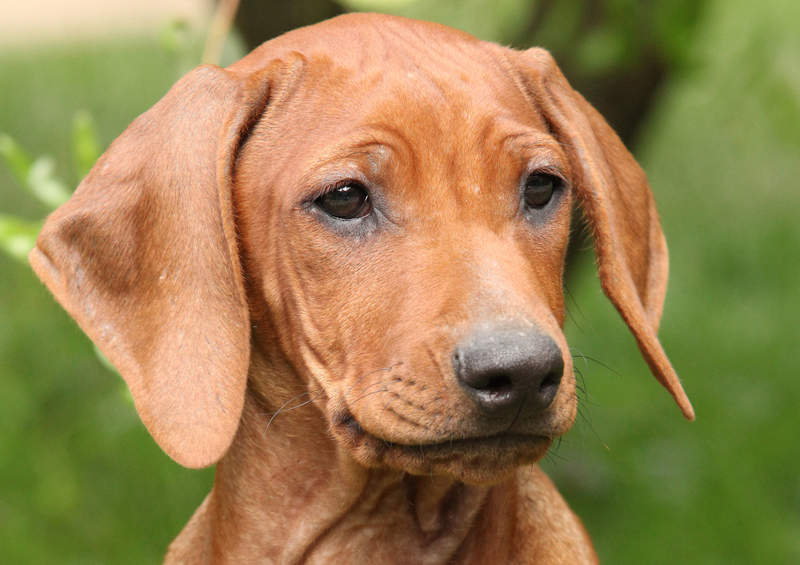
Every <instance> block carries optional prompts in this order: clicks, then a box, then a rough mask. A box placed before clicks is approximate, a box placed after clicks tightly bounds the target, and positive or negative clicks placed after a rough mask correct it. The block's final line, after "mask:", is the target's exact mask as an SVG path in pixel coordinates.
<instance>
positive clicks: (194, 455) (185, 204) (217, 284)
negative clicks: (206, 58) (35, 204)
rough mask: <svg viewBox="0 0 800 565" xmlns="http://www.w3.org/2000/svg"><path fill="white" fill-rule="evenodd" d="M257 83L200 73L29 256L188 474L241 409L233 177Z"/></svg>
mask: <svg viewBox="0 0 800 565" xmlns="http://www.w3.org/2000/svg"><path fill="white" fill-rule="evenodd" d="M259 74H260V73H259ZM267 85H268V81H267V80H266V78H265V77H262V76H258V74H256V75H252V76H250V77H249V78H248V77H247V76H241V77H240V76H237V75H235V74H233V73H231V72H229V71H226V70H223V69H221V68H219V67H214V66H210V65H209V66H203V67H198V68H197V69H195V70H194V71H192V72H191V73H189V74H188V75H186V76H185V77H184V78H182V79H181V80H180V81H179V82H178V83H177V84H176V85H175V86H173V87H172V89H171V90H170V91H169V93H168V94H167V95H166V96H164V98H162V99H161V100H160V101H159V102H158V103H157V104H156V105H155V106H153V108H151V109H150V110H149V111H147V112H146V113H144V114H142V115H141V116H139V118H137V119H136V121H134V122H133V123H132V124H131V125H130V127H128V129H127V130H125V132H124V133H123V134H122V135H120V136H119V138H117V140H116V141H114V143H112V144H111V147H109V149H108V150H107V151H106V152H105V154H104V155H103V156H102V157H101V158H100V159H99V161H98V162H97V164H96V165H95V166H94V168H93V169H92V170H91V172H90V173H89V174H88V175H87V177H86V178H85V179H84V180H83V182H82V183H81V184H80V186H79V187H78V188H77V190H76V191H75V194H74V195H73V196H72V198H70V200H69V201H68V202H67V203H66V204H64V205H63V206H61V207H60V208H59V209H58V210H56V211H55V212H53V214H52V215H51V216H50V217H49V218H48V219H47V222H46V223H45V225H44V228H43V229H42V232H41V234H40V235H39V238H38V240H37V242H36V248H34V250H33V251H32V252H31V254H30V261H31V264H32V265H33V268H34V270H35V271H36V273H37V274H38V275H39V277H40V278H41V279H42V280H43V281H44V282H45V284H46V285H47V287H48V288H49V289H50V290H51V291H52V292H53V294H54V295H55V297H56V299H57V300H58V301H59V302H60V303H61V305H62V306H64V308H65V309H66V310H67V311H68V312H69V313H70V314H71V315H72V316H73V317H74V318H75V319H76V320H77V322H78V324H79V325H80V326H81V328H82V329H83V330H84V331H85V332H86V334H87V335H88V336H89V337H90V338H91V339H92V341H94V342H95V344H97V346H98V347H99V349H100V350H101V351H102V352H103V353H104V354H105V355H106V357H108V359H109V360H110V361H111V362H112V363H113V364H114V366H115V367H116V368H117V369H118V370H119V372H120V374H121V375H122V377H123V378H124V379H125V381H126V383H127V384H128V387H129V388H130V390H131V393H132V395H133V400H134V402H135V404H136V409H137V411H138V412H139V416H140V417H141V419H142V421H143V422H144V424H145V426H147V429H148V430H149V431H150V433H151V435H152V436H153V438H154V439H155V440H156V441H157V442H158V444H159V445H160V446H161V447H162V448H163V449H164V451H166V452H167V454H169V455H170V456H171V457H172V458H173V459H175V460H176V461H177V462H178V463H181V464H183V465H186V466H188V467H202V466H205V465H209V464H211V463H214V462H215V461H216V460H217V459H219V457H221V456H222V454H224V453H225V451H226V450H227V448H228V446H229V445H230V443H231V440H232V439H233V436H234V434H235V433H236V430H237V428H238V425H239V419H240V416H241V411H242V406H243V403H244V396H245V385H246V382H247V371H248V367H249V357H250V322H249V314H248V306H247V299H246V296H245V291H244V284H243V280H242V273H241V267H240V264H239V252H238V246H237V242H236V229H235V226H234V221H233V212H232V205H231V184H232V180H231V177H232V174H233V166H234V163H235V158H236V155H237V151H238V148H239V146H240V145H241V143H242V142H243V139H244V137H245V136H246V133H247V131H248V127H249V126H250V125H251V124H252V122H253V120H255V119H256V118H257V116H259V115H260V113H261V111H262V110H263V107H264V104H265V103H266V90H267Z"/></svg>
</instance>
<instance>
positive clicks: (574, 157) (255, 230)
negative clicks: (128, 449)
mask: <svg viewBox="0 0 800 565" xmlns="http://www.w3.org/2000/svg"><path fill="white" fill-rule="evenodd" d="M576 204H579V205H580V206H582V208H583V210H584V212H585V215H586V218H587V220H588V222H589V224H590V226H591V229H592V233H593V236H594V243H595V250H596V255H597V260H598V269H599V274H600V280H601V283H602V285H603V288H604V290H605V292H606V294H607V295H608V296H609V297H610V299H611V300H612V301H613V303H614V304H615V305H616V307H617V309H618V310H619V312H620V314H621V315H622V317H623V318H624V320H625V321H626V323H627V324H628V326H629V327H630V329H631V331H632V332H633V334H634V336H635V337H636V339H637V342H638V344H639V347H640V349H641V351H642V353H643V355H644V357H645V359H646V360H647V362H648V364H649V365H650V368H651V370H652V371H653V373H654V374H655V376H656V377H657V378H658V379H659V380H660V381H661V383H662V384H663V385H664V386H665V387H666V388H667V389H668V390H669V391H670V393H671V394H672V395H673V396H674V397H675V399H676V401H677V402H678V404H679V406H680V407H681V409H682V410H683V412H684V414H685V415H686V416H687V417H689V418H691V417H692V409H691V405H690V404H689V401H688V399H687V398H686V396H685V394H684V392H683V390H682V388H681V385H680V383H679V381H678V379H677V376H676V375H675V373H674V371H673V369H672V367H671V366H670V364H669V361H668V360H667V358H666V356H665V354H664V352H663V350H662V349H661V346H660V345H659V342H658V339H657V337H656V332H657V328H658V323H659V319H660V316H661V307H662V304H663V300H664V293H665V290H666V280H667V254H666V246H665V243H664V237H663V235H662V232H661V228H660V225H659V221H658V216H657V213H656V210H655V206H654V202H653V197H652V195H651V193H650V189H649V187H648V185H647V181H646V178H645V175H644V173H643V172H642V170H641V169H640V167H639V166H638V165H637V164H636V162H635V161H634V159H633V158H632V157H631V155H630V154H629V153H628V151H627V150H626V149H625V148H624V146H623V145H622V143H621V142H620V140H619V139H618V138H617V136H616V135H615V134H614V133H613V131H612V130H611V129H610V127H609V126H608V125H607V124H606V123H605V121H604V120H603V119H602V117H600V116H599V115H598V114H597V112H596V111H595V110H594V109H593V108H592V107H591V106H590V105H589V104H588V103H587V102H586V101H585V100H584V99H583V98H582V97H581V96H580V95H579V94H577V93H576V92H574V91H573V90H572V89H571V88H570V86H569V85H568V83H567V81H566V80H565V79H564V77H563V76H562V74H561V73H560V71H559V70H558V68H557V66H556V65H555V63H554V62H553V60H552V58H551V57H550V56H549V54H548V53H547V52H546V51H544V50H541V49H531V50H529V51H525V52H518V51H513V50H510V49H506V48H502V47H499V46H497V45H494V44H490V43H485V42H481V41H478V40H476V39H474V38H472V37H471V36H468V35H466V34H464V33H461V32H457V31H455V30H451V29H448V28H445V27H443V26H439V25H435V24H427V23H422V22H414V21H410V20H404V19H400V18H390V17H386V16H375V15H349V16H344V17H340V18H336V19H334V20H330V21H327V22H323V23H321V24H317V25H316V26H312V27H309V28H303V29H300V30H296V31H294V32H290V33H288V34H286V35H284V36H281V37H279V38H277V39H275V40H272V41H270V42H268V43H265V44H264V45H262V46H261V47H259V48H258V49H256V50H255V51H253V52H252V53H251V54H250V55H248V56H247V57H245V58H244V59H242V60H241V61H239V62H237V63H235V64H234V65H232V66H231V67H229V68H227V69H220V68H217V67H211V66H205V67H201V68H198V69H196V70H195V71H193V72H191V73H190V74H189V75H187V76H186V77H184V78H183V79H181V81H179V82H178V83H177V84H176V85H175V86H174V87H173V88H172V90H170V92H169V93H168V94H167V95H166V96H165V97H164V98H163V99H162V100H161V101H160V102H159V103H158V104H156V105H155V106H154V107H153V108H152V109H151V110H149V111H148V112H146V113H145V114H143V115H142V116H140V117H139V118H138V119H137V120H136V121H134V122H133V124H132V125H131V126H130V127H129V128H128V129H127V130H126V131H125V132H124V133H123V134H122V135H121V136H120V137H119V138H118V139H117V140H116V141H115V142H114V143H113V144H112V145H111V147H110V148H109V149H108V151H107V152H106V153H105V154H104V155H103V157H101V159H100V160H99V161H98V163H97V165H96V166H95V167H94V169H93V170H92V172H91V173H90V174H89V175H88V176H87V177H86V179H85V180H84V181H83V183H82V184H81V185H80V186H79V187H78V189H77V190H76V192H75V194H74V196H73V197H72V199H71V200H70V201H69V202H68V203H67V204H65V205H64V206H62V207H61V208H60V209H59V210H57V211H56V212H55V213H54V214H53V215H52V216H51V217H50V218H49V219H48V221H47V223H46V225H45V227H44V229H43V230H42V233H41V235H40V237H39V239H38V241H37V247H36V249H34V251H33V252H32V254H31V262H32V264H33V266H34V268H35V270H36V272H37V273H38V274H39V276H40V277H41V278H42V279H43V280H44V281H45V283H46V284H47V285H48V287H49V288H50V289H51V290H52V291H53V293H54V294H55V296H56V298H57V299H58V300H59V301H60V302H61V303H62V304H63V305H64V306H65V308H66V309H67V310H68V311H69V312H70V314H72V316H73V317H75V318H76V320H77V321H78V323H79V324H80V325H81V327H82V328H83V329H84V330H85V331H86V333H87V334H88V335H89V336H90V337H91V338H92V339H93V340H94V341H95V343H97V345H98V346H99V347H100V349H101V350H102V351H103V352H104V353H105V354H106V355H107V356H108V358H109V359H110V360H111V361H112V363H114V365H115V366H116V367H117V368H118V369H119V370H120V373H121V374H122V376H123V377H124V378H125V380H126V382H127V383H128V385H129V387H130V389H131V392H132V394H133V397H134V400H135V402H136V406H137V409H138V411H139V414H140V416H141V418H142V420H143V421H144V423H145V425H146V426H147V427H148V429H149V430H150V432H151V433H152V435H153V436H154V438H155V439H156V441H158V443H159V444H160V445H161V446H162V447H163V448H164V450H165V451H166V452H167V453H168V454H169V455H170V456H172V457H173V458H174V459H175V460H177V461H178V462H179V463H182V464H184V465H187V466H203V465H207V464H210V463H213V462H214V461H216V460H217V459H218V458H219V457H220V456H221V455H222V454H223V453H224V452H225V450H226V449H227V447H228V446H229V444H230V442H231V440H232V437H233V435H234V434H235V432H236V429H237V426H238V423H239V419H240V415H241V410H242V405H243V401H244V396H245V389H246V381H247V378H248V377H247V375H248V367H249V365H250V348H251V347H258V348H260V349H261V350H262V351H265V352H268V354H269V355H272V356H281V357H283V358H284V359H285V360H286V361H287V362H288V366H290V367H291V368H292V372H293V373H294V376H293V378H298V379H301V380H302V381H303V382H304V383H305V386H307V387H309V389H311V388H313V389H314V390H317V391H319V394H315V395H314V399H315V402H314V404H315V406H316V407H317V408H318V409H319V410H321V411H322V413H323V414H324V415H325V417H326V419H327V421H328V423H329V427H330V432H331V434H332V436H333V437H334V438H335V439H336V441H338V442H339V444H340V445H341V446H343V447H344V448H345V449H347V450H348V451H349V452H350V453H351V454H352V456H353V457H355V458H356V459H357V460H359V461H360V462H361V463H363V464H364V465H368V466H384V465H387V466H390V467H394V468H399V469H403V470H405V471H409V472H412V473H435V474H445V475H449V476H452V477H455V478H458V479H461V480H466V481H474V482H482V481H491V480H495V479H496V478H498V477H500V476H502V475H503V474H504V473H507V472H508V471H509V470H511V469H513V468H514V467H515V466H517V465H520V464H523V463H527V462H532V461H535V460H537V459H539V458H540V457H541V456H542V455H543V454H544V453H545V451H546V450H547V448H548V447H549V445H550V442H551V441H552V440H553V438H555V437H558V436H560V435H561V434H563V433H564V432H566V431H567V429H568V428H569V427H570V426H571V424H572V422H573V419H574V416H575V411H576V396H575V383H574V377H573V372H572V361H571V356H570V353H569V349H568V347H567V344H566V342H565V339H564V336H563V333H562V331H561V327H562V325H563V322H564V300H563V290H562V284H563V283H562V276H563V264H564V257H565V252H566V246H567V242H568V238H569V231H570V217H571V209H572V207H573V205H576ZM251 328H253V329H252V331H251ZM269 355H268V357H269ZM253 378H257V377H256V376H254V377H253Z"/></svg>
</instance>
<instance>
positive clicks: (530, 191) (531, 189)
mask: <svg viewBox="0 0 800 565" xmlns="http://www.w3.org/2000/svg"><path fill="white" fill-rule="evenodd" d="M558 182H559V181H558V179H557V178H556V177H554V176H552V175H546V174H542V173H536V174H533V175H530V176H529V177H528V179H527V180H526V181H525V192H524V194H523V197H524V198H525V205H526V206H528V207H529V208H537V209H538V208H544V207H545V206H546V205H547V203H548V202H550V200H552V198H553V192H555V189H556V187H557V186H558Z"/></svg>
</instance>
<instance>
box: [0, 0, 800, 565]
mask: <svg viewBox="0 0 800 565" xmlns="http://www.w3.org/2000/svg"><path fill="white" fill-rule="evenodd" d="M342 3H343V4H346V5H347V6H350V7H354V6H356V5H357V7H359V8H371V9H379V10H382V11H392V12H398V13H403V14H405V15H409V16H413V17H423V18H427V19H432V20H438V21H442V22H443V23H447V24H450V25H455V26H456V27H461V28H464V29H467V30H469V31H472V32H474V33H477V34H478V35H479V36H481V37H483V38H485V39H494V40H498V41H500V42H502V43H509V44H513V45H515V46H518V47H524V46H527V45H529V44H539V45H545V46H547V47H548V48H550V49H551V50H552V51H554V53H555V54H556V56H557V58H558V59H559V61H560V62H561V63H562V66H566V67H568V68H569V69H570V71H569V72H568V76H569V77H570V79H571V80H572V82H573V83H575V84H578V85H579V88H584V86H583V85H588V86H589V89H590V90H591V89H592V88H595V89H597V88H598V87H597V85H598V84H601V83H604V82H605V81H608V82H610V83H612V86H614V87H615V89H616V90H614V89H609V90H608V92H624V90H625V88H622V89H621V87H620V84H622V85H623V86H624V85H625V84H627V83H624V82H623V83H620V84H613V83H614V81H618V80H623V79H621V78H617V77H620V76H623V74H624V73H632V74H628V75H625V76H635V75H637V73H642V72H644V71H642V69H645V70H646V69H650V68H652V67H653V66H655V67H657V68H658V69H661V71H660V72H661V73H662V74H661V75H660V76H661V79H660V81H659V82H657V85H658V87H657V88H656V89H655V90H652V99H651V103H652V104H651V106H649V108H651V110H650V111H648V112H645V113H643V114H642V115H643V116H644V120H643V121H641V123H640V134H639V135H638V136H637V139H638V143H637V145H636V146H635V147H634V148H633V149H634V153H636V155H637V156H638V158H639V159H640V161H641V162H642V163H643V165H644V168H645V169H646V170H647V171H648V174H649V176H650V179H651V181H652V184H653V187H654V190H655V192H656V197H657V200H658V202H659V210H660V212H661V217H662V221H663V224H664V228H665V231H666V234H667V239H668V242H669V244H670V257H671V278H670V290H669V293H668V296H667V303H666V308H665V315H664V321H663V323H662V330H661V337H662V342H663V343H664V345H665V348H666V350H667V351H668V352H669V353H670V356H671V358H672V360H673V362H674V364H675V366H676V368H677V369H678V371H679V374H681V376H682V378H683V380H684V383H685V385H686V388H687V391H688V393H689V395H690V397H691V398H692V399H693V401H694V404H695V408H696V410H697V414H698V421H697V422H696V423H694V424H686V423H684V422H683V421H682V420H681V418H680V416H679V413H678V411H677V409H676V408H675V407H674V406H673V405H672V403H671V400H670V398H669V397H668V395H667V394H666V393H664V392H663V391H662V390H661V389H660V387H659V386H658V385H657V383H656V382H655V381H654V380H653V379H652V378H651V377H650V376H649V373H648V370H647V368H646V366H645V364H644V362H643V361H642V360H641V358H640V356H639V353H638V351H637V349H636V346H635V343H634V341H633V339H632V338H631V337H630V335H629V333H628V332H627V330H626V328H625V326H624V324H622V322H621V321H620V320H619V318H618V316H617V315H616V313H615V312H614V310H613V308H612V307H611V306H610V305H609V304H608V302H607V300H606V299H605V298H604V297H603V295H602V293H601V291H600V289H599V285H598V284H597V281H596V277H595V276H594V274H593V272H592V269H591V265H590V264H589V263H585V264H583V266H582V269H583V271H584V272H583V273H582V275H583V276H582V277H580V278H579V279H576V282H575V283H574V284H571V285H570V288H569V291H570V292H569V298H568V303H569V310H570V322H569V323H568V327H567V332H568V335H569V339H570V344H571V345H572V346H573V352H574V354H575V359H576V363H575V364H576V368H577V369H578V371H579V372H580V374H581V377H580V379H581V382H582V384H583V386H584V388H585V390H586V392H585V393H584V394H583V396H582V398H581V408H580V416H579V419H578V421H577V423H576V426H575V429H574V430H573V431H572V432H570V433H569V434H568V435H567V436H566V438H565V439H564V441H563V443H562V445H561V446H560V447H559V448H558V449H557V450H555V451H554V452H553V454H552V455H550V456H549V458H548V460H547V461H546V462H545V464H544V465H545V467H546V468H547V470H548V472H549V473H550V475H551V476H552V477H553V478H554V480H555V481H556V483H557V484H558V486H559V488H560V489H561V490H562V492H563V493H564V495H565V497H566V498H567V500H568V501H569V502H570V504H571V505H572V506H573V507H574V509H575V510H576V512H577V513H578V514H579V515H580V516H581V517H582V518H583V520H584V522H585V524H586V527H587V529H588V530H589V532H590V534H591V535H592V538H593V540H594V542H595V544H596V546H597V549H598V552H599V554H600V557H601V560H602V562H605V563H615V564H616V563H665V564H666V563H675V562H680V563H703V564H706V563H709V564H710V563H726V564H728V563H781V564H782V563H787V564H788V563H797V562H800V536H798V535H797V533H798V532H800V473H798V462H800V446H798V443H797V441H796V438H795V435H796V431H797V429H798V428H799V427H800V416H799V415H798V411H797V406H798V403H799V401H800V398H798V397H799V396H800V385H798V383H797V378H796V375H797V374H798V373H799V372H800V361H798V359H797V355H796V350H795V347H796V343H797V342H798V341H800V325H798V324H797V319H798V318H800V295H798V291H797V285H798V282H797V281H798V273H800V254H799V253H798V249H800V227H799V226H798V224H797V220H796V216H797V210H798V207H800V190H798V180H797V179H798V178H800V159H798V148H799V146H800V34H797V29H796V28H797V25H796V22H798V21H800V4H798V3H796V2H794V1H793V0H763V1H762V2H758V3H749V2H746V1H745V0H728V1H724V2H723V1H722V0H713V1H709V2H687V1H684V0H676V1H665V2H633V1H632V0H609V1H607V2H601V1H596V2H588V3H578V2H555V1H549V2H548V1H541V0H540V1H538V2H523V1H521V0H502V1H500V2H488V1H487V0H466V1H464V2H454V1H449V0H448V1H442V2H432V1H428V0H417V1H408V0H392V1H389V0H385V1H384V2H380V0H346V1H345V0H342ZM174 25H175V26H176V27H173V28H169V27H168V28H165V30H163V33H162V35H161V37H160V38H144V39H141V40H130V39H120V40H117V41H104V42H102V43H85V44H80V45H66V46H58V47H48V48H44V47H43V48H38V49H28V50H25V51H22V50H18V51H10V50H6V51H4V52H2V53H0V92H3V104H2V105H0V131H1V132H6V135H4V136H3V137H0V158H2V163H3V166H0V211H2V212H3V214H4V215H3V216H0V242H2V247H3V249H4V250H6V251H8V252H9V253H11V254H13V255H14V257H19V258H22V257H23V256H24V254H25V252H26V251H27V249H28V248H29V247H30V245H31V242H32V238H33V236H34V234H35V232H36V231H37V230H38V228H39V226H40V220H41V218H42V217H43V216H44V214H46V213H47V212H49V211H50V210H51V209H52V208H53V206H55V205H56V204H57V203H58V202H60V201H62V200H63V198H64V197H65V193H66V192H68V191H67V190H66V188H65V187H66V186H74V184H75V183H76V182H77V181H78V180H79V179H80V177H82V176H83V175H84V174H85V173H86V171H87V170H88V168H89V167H90V165H91V163H92V162H93V161H94V157H95V156H96V155H97V154H98V152H99V150H100V149H101V148H103V147H105V146H106V145H107V144H108V143H109V142H110V141H111V140H112V139H113V138H114V137H116V136H117V135H118V134H119V133H120V132H121V131H122V130H123V129H124V128H125V126H127V124H128V123H129V122H130V121H131V120H132V119H133V118H134V117H135V116H136V115H138V114H139V113H141V112H143V111H144V110H146V109H147V108H148V107H150V106H151V105H152V104H153V103H155V101H156V100H158V99H159V98H160V97H161V96H162V95H163V94H164V93H165V92H166V91H167V89H168V88H169V87H170V85H171V84H172V82H174V80H175V79H176V78H177V75H178V74H179V73H182V72H184V71H185V70H187V69H188V67H190V66H191V64H192V63H191V62H192V61H196V60H197V59H198V57H199V52H200V49H199V41H198V39H197V37H196V35H194V34H193V33H192V32H191V30H187V29H182V28H181V25H180V24H174ZM175 46H177V47H175ZM235 51H236V46H235V45H234V46H233V47H231V48H230V51H229V53H228V55H227V56H226V60H232V59H233V58H234V57H235ZM664 69H667V70H668V72H666V73H665V72H664ZM620 73H622V74H620ZM646 76H649V75H646ZM576 77H578V78H576ZM581 77H583V78H581ZM597 91H599V90H596V91H595V92H597ZM631 92H633V91H631ZM648 92H649V91H648ZM632 96H633V95H632ZM590 98H592V97H591V95H590ZM592 101H593V102H595V103H597V102H596V100H595V99H592ZM634 102H635V101H633V102H631V101H629V100H628V99H627V98H625V96H623V95H618V98H617V99H616V100H613V99H612V100H610V101H609V104H612V105H613V104H614V103H616V105H618V106H628V105H631V104H633V103H634ZM85 108H90V109H91V116H90V115H89V114H87V113H85V112H84V111H83V110H82V109H85ZM640 113H641V112H640ZM71 116H74V119H73V125H72V127H70V126H69V121H70V117H71ZM28 150H30V151H31V152H32V154H31V153H29V152H28ZM34 155H35V156H34ZM40 155H50V156H51V157H49V158H43V157H40ZM37 163H38V165H37ZM34 171H35V172H34ZM66 171H74V173H73V174H71V175H69V174H67V173H66ZM0 280H2V288H3V292H2V293H0V320H3V322H4V323H2V324H0V360H2V363H0V411H2V414H3V416H2V417H0V437H3V442H0V485H2V486H0V524H2V527H0V561H2V562H4V563H52V562H57V563H82V564H87V563H149V562H156V561H158V560H160V558H161V556H162V555H163V552H164V549H165V547H166V545H167V543H168V542H169V541H170V540H171V539H172V538H174V536H175V535H176V534H177V533H178V532H179V531H180V529H181V528H182V527H183V525H184V524H185V523H186V521H187V520H188V518H189V516H190V515H191V513H192V512H193V510H194V508H196V507H197V505H198V504H199V503H200V502H201V500H202V498H203V497H204V496H205V494H206V492H207V491H208V489H209V486H210V483H211V479H212V471H210V470H208V471H200V472H198V471H189V470H186V469H182V468H180V467H179V466H178V465H176V464H175V463H173V462H171V461H170V460H169V458H168V457H167V456H166V455H164V454H163V453H162V452H161V451H160V450H159V449H158V447H157V446H156V445H155V443H154V442H153V441H152V440H151V439H150V438H149V436H148V435H147V432H146V431H145V430H144V428H143V426H142V425H141V424H140V423H139V421H138V417H137V415H136V413H135V410H134V408H133V406H132V404H131V402H130V397H129V395H128V393H127V391H126V389H125V387H124V384H123V382H122V380H121V379H119V378H117V377H114V376H112V375H111V374H109V372H108V371H107V370H105V369H104V368H103V366H102V364H101V362H100V361H99V360H98V357H97V356H96V355H95V354H94V352H93V349H92V346H91V344H90V343H89V342H88V341H87V340H86V339H85V337H84V336H83V335H82V333H81V332H80V330H79V329H78V328H77V326H76V325H75V324H74V323H73V322H72V321H71V320H70V319H69V317H68V316H67V315H66V314H65V313H64V312H63V311H62V310H61V308H60V307H59V306H58V305H57V304H56V303H55V302H54V301H53V300H52V298H50V296H49V295H48V293H47V291H46V290H45V289H44V288H43V287H42V286H41V285H40V284H39V283H38V282H37V281H36V279H35V277H34V275H33V274H32V273H31V272H30V270H29V268H28V267H27V266H26V265H25V264H24V262H22V261H18V260H16V259H14V258H13V257H12V256H11V255H8V254H2V253H0ZM595 359H598V360H599V362H595V361H594V360H595ZM606 365H608V366H610V367H611V368H612V369H608V368H606Z"/></svg>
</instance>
